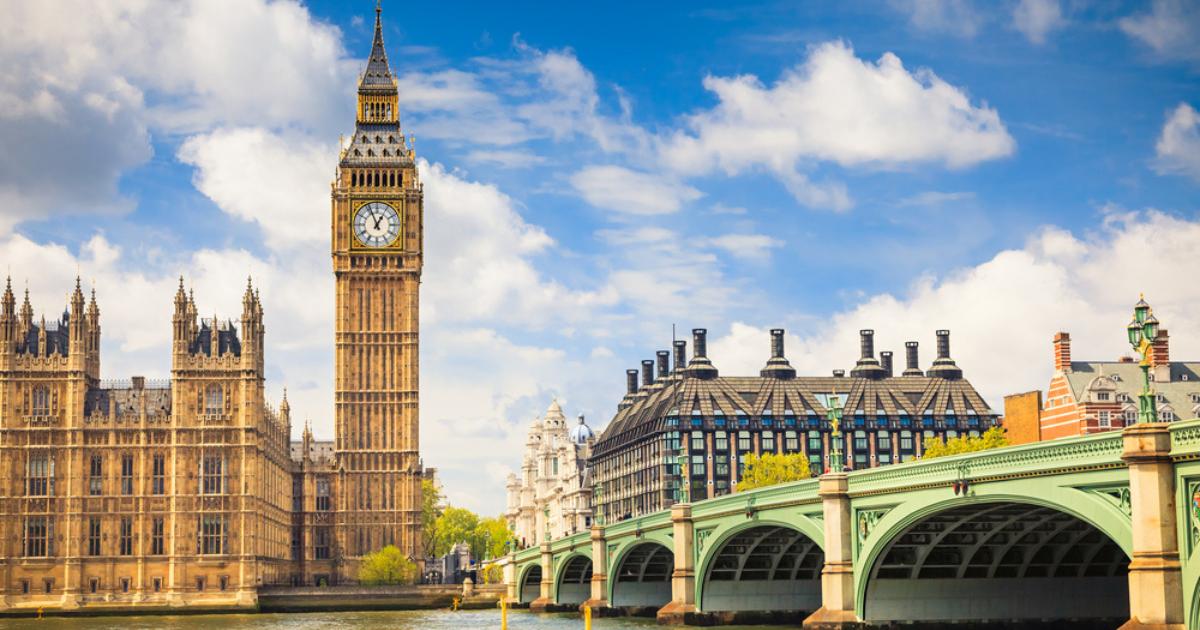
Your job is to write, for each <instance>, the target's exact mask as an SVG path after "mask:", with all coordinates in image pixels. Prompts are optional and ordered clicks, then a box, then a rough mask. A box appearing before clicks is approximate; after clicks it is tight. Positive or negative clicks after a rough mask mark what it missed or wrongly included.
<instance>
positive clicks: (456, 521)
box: [433, 506, 479, 556]
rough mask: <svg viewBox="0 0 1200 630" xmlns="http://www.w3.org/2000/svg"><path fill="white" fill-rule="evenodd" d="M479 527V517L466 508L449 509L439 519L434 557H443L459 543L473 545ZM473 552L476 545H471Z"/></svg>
mask: <svg viewBox="0 0 1200 630" xmlns="http://www.w3.org/2000/svg"><path fill="white" fill-rule="evenodd" d="M478 527H479V516H477V515H476V514H475V513H474V512H472V511H471V510H468V509H466V508H456V507H449V506H448V507H447V508H446V509H445V510H443V511H442V515H441V516H439V517H438V519H437V526H436V544H435V546H434V550H433V555H434V556H443V555H446V554H447V553H450V549H451V548H452V547H454V545H457V544H458V543H461V542H465V543H467V544H468V545H471V541H472V538H473V537H474V536H475V535H476V531H475V530H476V529H477V528H478ZM471 550H472V552H473V551H474V550H475V545H471Z"/></svg>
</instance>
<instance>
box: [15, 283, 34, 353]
mask: <svg viewBox="0 0 1200 630" xmlns="http://www.w3.org/2000/svg"><path fill="white" fill-rule="evenodd" d="M31 328H33V305H32V304H30V303H29V287H25V301H24V302H22V303H21V312H20V313H19V314H18V315H17V339H18V340H20V341H21V342H24V341H25V336H26V335H28V334H29V330H30V329H31Z"/></svg>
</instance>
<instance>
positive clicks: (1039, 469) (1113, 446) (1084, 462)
mask: <svg viewBox="0 0 1200 630" xmlns="http://www.w3.org/2000/svg"><path fill="white" fill-rule="evenodd" d="M1121 450H1122V438H1121V432H1120V431H1108V432H1105V433H1097V434H1093V435H1086V436H1082V437H1075V438H1062V439H1057V440H1049V441H1045V442H1034V443H1032V444H1021V445H1018V446H1005V447H1001V448H996V449H989V450H986V451H977V452H974V453H964V454H962V455H951V456H947V457H939V458H936V459H927V460H914V461H910V462H904V463H900V464H891V465H888V466H881V467H879V468H871V469H868V470H861V471H854V472H851V473H850V475H849V480H850V492H852V493H858V492H868V491H872V490H885V489H888V488H891V487H895V486H897V485H902V486H906V487H912V486H914V485H923V484H944V483H947V482H953V481H954V480H956V479H961V478H964V477H965V476H967V475H969V476H970V477H971V478H972V479H974V480H978V479H980V478H987V477H989V476H992V475H996V476H1012V475H1025V474H1037V473H1045V472H1049V471H1054V470H1061V469H1064V468H1077V467H1080V466H1086V467H1113V468H1119V467H1123V466H1124V465H1125V463H1124V462H1123V461H1122V460H1121Z"/></svg>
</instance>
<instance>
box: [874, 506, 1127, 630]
mask: <svg viewBox="0 0 1200 630" xmlns="http://www.w3.org/2000/svg"><path fill="white" fill-rule="evenodd" d="M867 561H868V562H872V564H870V565H869V566H870V573H869V574H868V576H867V580H868V582H867V584H866V597H865V599H864V602H863V610H864V620H865V621H867V622H868V623H872V624H881V623H887V622H907V623H913V622H921V623H928V622H957V623H963V622H992V623H997V624H1009V623H1012V624H1022V623H1025V622H1034V621H1036V622H1042V623H1051V624H1052V626H1053V627H1064V625H1065V623H1067V622H1074V623H1078V622H1091V623H1083V624H1081V625H1079V627H1093V626H1094V627H1099V628H1115V627H1117V626H1119V625H1121V623H1123V622H1124V621H1125V620H1128V619H1129V581H1128V580H1129V578H1128V573H1129V558H1128V557H1127V556H1126V555H1125V552H1124V551H1122V550H1121V548H1120V547H1119V546H1118V545H1117V543H1116V542H1114V541H1113V540H1112V539H1111V538H1109V537H1108V536H1107V535H1106V534H1104V533H1103V532H1101V531H1100V530H1099V529H1097V528H1096V527H1095V526H1094V525H1092V524H1090V523H1088V522H1086V521H1084V520H1082V519H1080V518H1078V517H1076V516H1073V515H1071V514H1067V513H1065V512H1062V511H1059V510H1056V509H1053V508H1049V507H1045V506H1039V505H1032V504H1022V503H1008V502H995V503H972V504H968V505H960V506H957V507H953V508H950V509H946V510H943V511H940V512H937V513H935V514H932V515H928V516H925V517H923V518H921V519H920V520H918V521H916V522H914V523H912V524H911V525H908V526H906V527H904V528H903V529H902V531H900V533H899V535H897V536H895V537H894V538H892V539H891V541H890V542H889V543H888V544H887V545H886V546H884V547H882V550H881V551H880V552H879V554H878V555H877V556H876V558H875V559H873V561H872V559H870V558H868V559H867Z"/></svg>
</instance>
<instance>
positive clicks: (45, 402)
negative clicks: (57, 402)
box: [32, 385, 50, 416]
mask: <svg viewBox="0 0 1200 630" xmlns="http://www.w3.org/2000/svg"><path fill="white" fill-rule="evenodd" d="M32 413H33V415H35V416H48V415H50V388H49V387H46V386H45V385H38V386H37V387H34V388H33V410H32Z"/></svg>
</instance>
